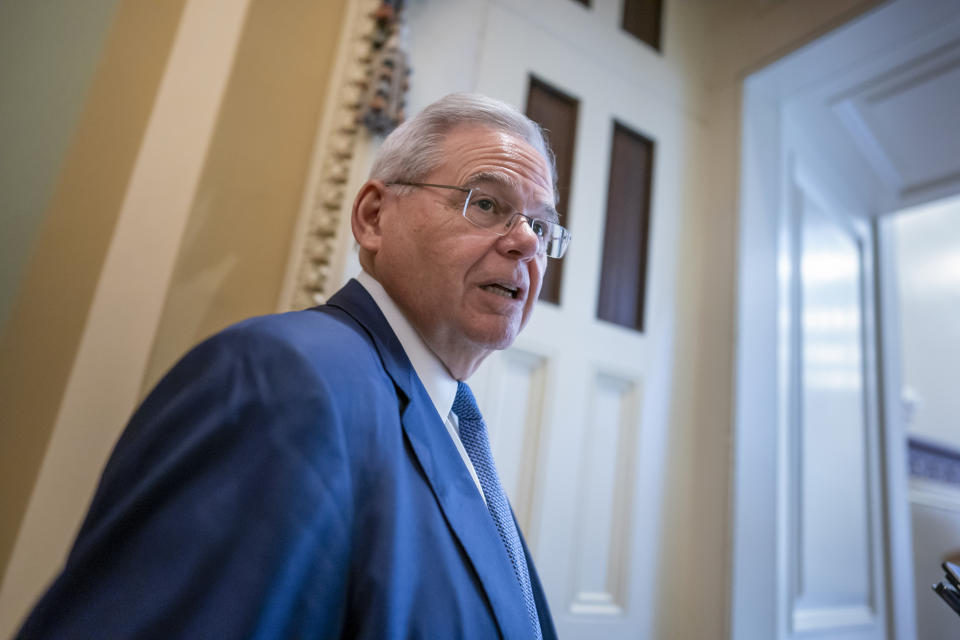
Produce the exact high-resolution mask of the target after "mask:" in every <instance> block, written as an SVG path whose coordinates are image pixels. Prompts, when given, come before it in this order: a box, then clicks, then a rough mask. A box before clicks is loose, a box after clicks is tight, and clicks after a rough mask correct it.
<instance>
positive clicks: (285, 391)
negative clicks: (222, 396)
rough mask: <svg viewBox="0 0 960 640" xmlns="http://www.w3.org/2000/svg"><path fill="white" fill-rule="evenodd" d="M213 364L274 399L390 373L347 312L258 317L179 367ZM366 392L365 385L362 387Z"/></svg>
mask: <svg viewBox="0 0 960 640" xmlns="http://www.w3.org/2000/svg"><path fill="white" fill-rule="evenodd" d="M214 363H216V364H218V365H221V366H224V365H225V366H227V368H229V369H230V370H232V371H234V372H235V374H234V375H236V373H239V372H245V374H244V375H243V376H242V379H243V380H244V381H246V382H249V383H252V384H253V385H254V386H255V387H257V388H259V389H261V390H263V391H267V390H269V391H271V393H270V394H269V395H272V396H274V397H281V398H282V397H288V398H289V397H290V395H291V394H294V393H297V392H298V390H300V391H301V392H302V391H305V390H311V389H312V390H319V389H320V388H326V389H327V390H328V392H329V393H337V392H339V391H341V390H344V389H347V388H349V386H348V385H355V384H357V383H359V382H361V381H365V384H366V385H369V384H370V383H372V382H375V381H376V379H377V378H378V377H379V376H382V377H383V381H384V383H386V381H387V377H386V373H385V372H384V371H383V366H382V364H381V362H380V357H379V355H378V353H377V350H376V348H375V346H374V344H373V340H372V339H371V338H370V336H369V335H367V333H366V331H365V330H364V329H363V328H362V327H360V326H359V325H358V324H357V323H356V322H355V321H353V320H352V319H351V318H350V317H349V316H346V315H345V314H337V313H330V312H328V311H326V310H321V308H313V309H307V310H304V311H291V312H287V313H279V314H272V315H266V316H258V317H254V318H249V319H247V320H243V321H241V322H239V323H237V324H234V325H232V326H230V327H228V328H226V329H224V330H223V331H221V332H219V333H217V334H215V335H213V336H211V337H210V338H208V339H207V340H205V341H203V342H202V343H201V344H199V345H198V346H197V347H195V348H194V349H193V350H192V351H191V352H190V353H188V354H187V355H186V356H185V357H184V358H183V360H181V362H180V363H179V364H178V365H177V367H180V368H187V369H189V370H193V371H196V370H198V369H206V368H209V367H211V366H212V365H213V364H214ZM361 388H362V387H361Z"/></svg>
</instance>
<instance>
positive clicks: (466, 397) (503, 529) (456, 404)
mask: <svg viewBox="0 0 960 640" xmlns="http://www.w3.org/2000/svg"><path fill="white" fill-rule="evenodd" d="M453 412H454V413H455V414H457V420H458V421H459V423H460V440H461V441H462V442H463V448H464V449H466V450H467V455H468V456H470V462H472V463H473V468H474V470H475V471H476V472H477V478H479V479H480V486H481V487H483V495H484V497H485V498H486V499H487V509H489V510H490V515H491V516H492V517H493V523H494V524H495V525H496V527H497V531H498V532H499V533H500V539H501V540H502V541H503V546H504V547H506V549H507V555H508V556H510V564H512V565H513V572H514V573H515V574H516V576H517V580H518V581H519V582H520V589H521V590H522V591H523V601H524V604H526V606H527V616H528V617H529V618H530V624H531V625H532V626H533V632H534V637H535V638H536V639H537V640H542V638H543V634H542V633H541V631H540V618H539V617H538V616H537V605H536V603H535V602H534V601H533V589H531V587H530V573H529V571H528V570H527V561H526V558H525V557H524V555H523V547H522V546H521V544H520V534H519V533H518V532H517V526H516V523H515V522H514V520H513V514H512V513H511V512H510V503H509V502H507V495H506V494H505V493H504V492H503V487H501V486H500V479H499V478H498V477H497V468H496V467H495V466H494V465H493V455H492V454H491V452H490V440H489V439H488V438H487V426H486V425H485V424H484V422H483V416H481V415H480V409H478V408H477V401H476V400H474V398H473V393H472V392H471V391H470V387H468V386H467V385H466V384H465V383H463V382H459V383H457V395H456V397H455V398H454V399H453Z"/></svg>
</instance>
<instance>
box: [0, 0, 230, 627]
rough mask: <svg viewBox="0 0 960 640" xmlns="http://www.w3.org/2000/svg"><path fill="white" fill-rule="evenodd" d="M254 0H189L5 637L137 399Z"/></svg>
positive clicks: (82, 352) (80, 354) (97, 300)
mask: <svg viewBox="0 0 960 640" xmlns="http://www.w3.org/2000/svg"><path fill="white" fill-rule="evenodd" d="M248 1H249V0H189V1H188V2H187V4H186V6H185V8H184V11H183V15H182V17H181V20H180V25H179V27H178V30H177V34H176V37H175V40H174V43H173V47H172V49H171V52H170V58H169V60H168V62H167V67H166V70H165V71H164V75H163V78H162V79H161V82H160V86H159V89H158V91H157V97H156V100H155V102H154V106H153V111H152V113H151V115H150V120H149V122H148V124H147V128H146V131H145V134H144V138H143V143H142V145H141V147H140V150H139V153H138V155H137V158H136V161H135V164H134V168H133V172H132V174H131V177H130V183H129V185H128V187H127V192H126V194H125V196H124V200H123V203H122V205H121V209H120V214H119V217H118V220H117V225H116V228H115V230H114V236H113V239H112V241H111V243H110V247H109V249H108V251H107V256H106V259H105V261H104V266H103V269H102V272H101V274H100V278H99V281H98V282H97V288H96V291H95V292H94V296H93V301H92V304H91V306H90V311H89V314H88V316H87V321H86V326H85V329H84V332H83V335H82V337H81V340H80V344H79V347H78V350H77V357H76V360H75V362H74V364H73V368H72V369H71V371H70V375H69V378H68V380H67V385H66V390H65V392H64V396H63V401H62V403H61V405H60V410H59V413H58V415H57V418H56V422H55V423H54V427H53V431H52V435H51V438H50V444H49V447H48V448H47V452H46V455H45V456H44V459H43V463H42V465H41V467H40V473H39V475H38V477H37V483H36V485H35V487H34V490H33V493H32V495H31V497H30V502H29V503H28V505H27V510H26V514H25V516H24V519H23V524H22V525H21V527H20V531H19V534H18V536H17V539H16V542H15V545H14V549H13V554H12V556H11V559H10V564H9V566H8V568H7V572H6V575H5V576H4V580H3V586H2V589H0V620H2V621H3V622H0V636H3V637H7V636H8V635H9V634H11V633H12V632H13V630H14V625H16V624H19V621H20V620H21V618H22V617H23V616H24V615H25V613H26V612H27V609H28V607H30V606H31V604H32V602H33V601H34V599H35V598H36V597H37V596H38V594H39V593H40V592H41V590H42V589H43V588H44V587H45V586H46V584H47V582H48V581H49V580H50V579H51V578H52V577H53V576H54V575H55V573H56V572H57V571H58V570H59V567H60V564H61V563H62V562H63V559H64V557H65V555H66V553H67V551H68V549H69V546H70V544H71V542H72V540H73V537H74V535H75V534H76V531H77V529H78V527H79V525H80V522H81V519H82V517H83V514H84V512H85V511H86V509H87V505H88V504H89V502H90V498H91V496H92V494H93V491H94V489H95V487H96V483H97V479H98V478H99V475H100V472H101V469H102V467H103V464H104V462H105V461H106V459H107V456H108V455H109V453H110V451H111V449H112V447H113V444H114V442H115V441H116V439H117V437H118V436H119V434H120V432H121V431H122V429H123V426H124V424H125V423H126V421H127V419H128V418H129V416H130V413H131V412H132V410H133V409H134V407H135V406H136V403H137V400H138V397H139V394H140V386H141V381H142V378H143V373H144V370H145V368H146V365H147V361H148V359H149V357H150V352H151V348H152V346H153V341H154V337H155V334H156V331H157V326H158V325H159V322H160V316H161V313H162V312H163V305H164V301H165V299H166V296H165V295H164V294H165V292H166V291H167V289H168V288H169V285H170V280H171V277H172V275H173V269H174V265H175V263H176V259H177V254H178V252H179V248H180V242H181V239H182V236H183V232H184V229H185V228H186V225H187V221H188V218H189V215H190V211H191V209H192V207H193V203H194V198H195V194H196V188H197V184H198V183H199V180H200V176H201V173H202V171H203V166H204V161H205V158H206V155H207V150H208V147H209V145H210V141H211V139H212V137H213V132H214V130H215V127H216V123H217V116H218V114H219V111H220V104H221V101H222V99H223V95H224V92H225V90H226V86H227V80H228V79H229V77H230V71H231V69H232V67H233V60H234V56H235V54H236V49H237V46H238V43H239V40H240V36H241V33H242V27H243V24H244V19H245V17H246V13H247V6H248Z"/></svg>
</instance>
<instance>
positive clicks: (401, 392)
mask: <svg viewBox="0 0 960 640" xmlns="http://www.w3.org/2000/svg"><path fill="white" fill-rule="evenodd" d="M524 550H525V551H526V545H524ZM527 562H528V563H529V565H530V577H531V582H532V583H533V589H534V594H535V598H536V603H537V607H538V610H539V614H540V621H541V624H542V626H543V631H544V634H543V635H544V638H554V637H555V636H556V632H555V630H554V628H553V624H552V621H551V617H550V613H549V610H548V608H547V604H546V600H545V598H544V595H543V590H542V587H541V585H540V581H539V579H538V577H537V574H536V572H535V571H534V568H533V563H532V561H530V557H529V553H527ZM20 637H21V638H165V639H168V638H217V639H226V638H341V637H346V638H378V639H379V638H496V637H505V638H527V637H530V629H529V622H528V618H527V615H526V612H525V609H524V605H523V598H522V595H521V593H520V587H519V585H518V582H517V579H516V577H515V576H514V573H513V570H512V568H511V565H510V560H509V558H508V557H507V554H506V551H505V549H504V546H503V544H502V542H501V541H500V537H499V535H498V534H497V531H496V529H495V527H494V525H493V521H492V519H491V518H490V515H489V513H488V511H487V509H486V506H485V505H484V502H483V500H482V499H481V497H480V495H479V493H478V492H477V488H476V486H475V485H474V483H473V481H472V479H471V477H470V475H469V474H468V472H467V470H466V467H465V465H464V464H463V461H462V460H461V458H460V456H459V455H458V453H457V450H456V448H455V447H454V445H453V442H452V441H451V439H450V436H449V435H448V434H447V431H446V428H445V426H444V424H443V423H442V421H441V420H440V418H439V416H438V415H437V412H436V410H435V409H434V406H433V404H432V403H431V401H430V399H429V397H428V396H427V394H426V391H425V390H424V388H423V385H422V384H421V383H420V381H419V379H418V378H417V376H416V374H415V373H414V371H413V368H412V367H411V365H410V362H409V360H408V359H407V357H406V354H405V353H404V352H403V349H402V348H401V346H400V343H399V342H398V341H397V338H396V336H395V335H394V334H393V331H392V330H391V329H390V327H389V325H388V324H387V322H386V320H385V319H384V317H383V315H382V314H381V313H380V310H379V309H378V308H377V306H376V304H375V303H374V302H373V300H372V299H371V298H370V296H369V295H368V294H367V292H366V291H365V290H364V289H363V287H361V286H360V285H359V284H358V283H357V282H355V281H351V282H350V283H349V284H348V285H347V286H346V287H345V288H344V289H342V290H341V291H340V292H339V293H338V294H336V295H335V296H334V297H333V298H332V299H331V300H330V303H329V304H328V305H325V306H322V307H317V308H315V309H310V310H307V311H300V312H293V313H286V314H281V315H274V316H266V317H262V318H254V319H251V320H247V321H245V322H241V323H240V324H238V325H235V326H233V327H231V328H229V329H227V330H226V331H224V332H222V333H220V334H218V335H216V336H214V337H213V338H211V339H209V340H207V341H206V342H204V343H203V344H201V345H200V346H198V347H197V348H196V349H194V350H193V351H191V352H190V353H189V354H187V355H186V356H185V357H184V359H183V360H181V361H180V362H179V363H178V364H177V365H176V366H175V367H174V368H173V369H172V370H171V372H170V373H169V374H167V376H166V377H165V378H164V379H163V380H162V381H161V382H160V384H159V385H158V386H157V388H156V389H155V390H154V391H153V392H152V393H151V394H150V396H149V397H148V398H147V399H146V400H145V401H144V403H143V405H142V406H141V407H140V409H139V410H138V411H137V412H136V413H135V414H134V416H133V418H132V419H131V421H130V424H129V425H128V426H127V429H126V431H125V432H124V434H123V436H122V437H121V438H120V440H119V442H118V443H117V447H116V449H115V451H114V452H113V455H112V457H111V459H110V461H109V463H108V464H107V467H106V469H105V471H104V473H103V477H102V479H101V482H100V486H99V488H98V490H97V493H96V495H95V497H94V500H93V504H92V506H91V508H90V512H89V513H88V515H87V518H86V520H85V522H84V524H83V527H82V528H81V531H80V533H79V536H78V538H77V541H76V543H75V546H74V548H73V550H72V551H71V553H70V556H69V558H68V560H67V563H66V566H65V568H64V570H63V573H62V574H61V575H60V576H59V578H58V579H57V580H56V581H55V582H54V584H53V585H52V586H51V588H50V590H49V591H48V593H47V594H46V595H45V596H44V597H43V599H42V600H41V601H40V602H39V604H38V605H37V607H36V609H35V610H34V611H33V613H32V614H31V616H30V617H29V618H28V619H27V621H26V623H25V624H24V626H23V628H22V629H21V632H20Z"/></svg>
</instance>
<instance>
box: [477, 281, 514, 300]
mask: <svg viewBox="0 0 960 640" xmlns="http://www.w3.org/2000/svg"><path fill="white" fill-rule="evenodd" d="M481 288H482V289H486V290H487V291H489V292H491V293H495V294H497V295H498V296H503V297H504V298H511V299H516V297H517V290H516V289H508V288H507V287H504V286H503V285H499V284H485V285H483V287H481Z"/></svg>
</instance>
